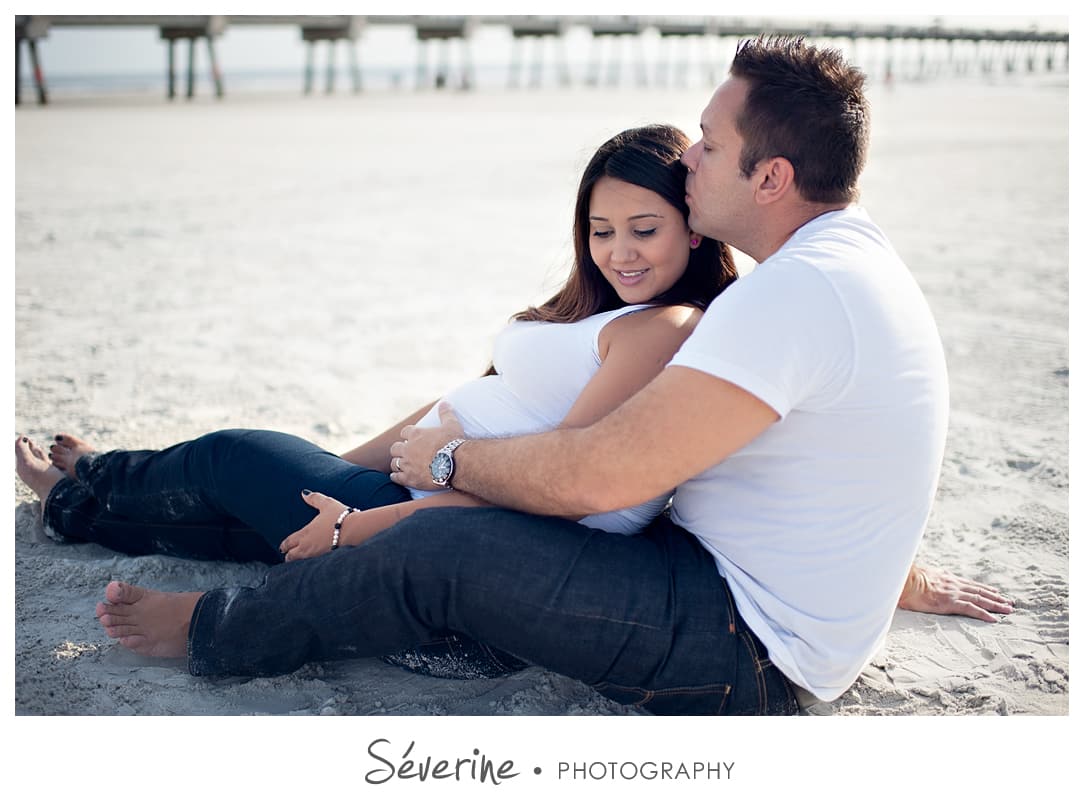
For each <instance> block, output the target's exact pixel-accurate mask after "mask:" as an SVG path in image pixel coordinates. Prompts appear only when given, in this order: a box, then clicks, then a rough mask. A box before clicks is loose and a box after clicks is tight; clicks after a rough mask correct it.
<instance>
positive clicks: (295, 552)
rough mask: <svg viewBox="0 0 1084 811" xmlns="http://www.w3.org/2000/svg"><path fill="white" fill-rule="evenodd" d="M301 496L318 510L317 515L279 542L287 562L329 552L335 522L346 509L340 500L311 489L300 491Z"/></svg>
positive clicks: (280, 549)
mask: <svg viewBox="0 0 1084 811" xmlns="http://www.w3.org/2000/svg"><path fill="white" fill-rule="evenodd" d="M301 498H302V499H303V500H304V501H305V503H306V504H308V505H309V506H310V507H314V508H315V509H317V510H319V515H317V516H316V517H315V518H314V519H312V520H311V521H310V522H309V523H308V524H306V525H305V526H303V527H302V528H301V529H299V530H298V531H297V532H295V533H294V534H293V535H290V536H289V537H288V538H286V540H285V541H283V542H282V543H281V544H279V551H280V552H282V553H283V554H284V555H286V561H287V562H290V561H292V560H303V559H304V558H315V557H319V556H320V555H323V554H325V553H326V552H330V551H331V537H332V535H333V534H334V532H335V522H336V521H338V520H339V516H340V515H342V512H343V510H345V509H346V505H345V504H343V503H342V502H341V501H338V500H336V499H333V498H332V497H331V496H325V495H324V494H323V493H315V492H313V491H311V490H305V491H302V493H301Z"/></svg>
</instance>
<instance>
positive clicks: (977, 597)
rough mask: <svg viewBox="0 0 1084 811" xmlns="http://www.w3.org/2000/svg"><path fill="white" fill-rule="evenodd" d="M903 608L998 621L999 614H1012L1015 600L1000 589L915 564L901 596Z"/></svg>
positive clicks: (900, 604) (900, 602)
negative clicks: (1002, 593)
mask: <svg viewBox="0 0 1084 811" xmlns="http://www.w3.org/2000/svg"><path fill="white" fill-rule="evenodd" d="M899 607H900V608H905V609H907V610H908V611H921V612H924V613H926V614H962V615H963V616H965V617H973V618H974V619H977V620H983V621H984V622H997V620H998V618H997V617H996V616H995V615H996V614H1011V613H1012V610H1013V603H1012V600H1010V599H1009V598H1008V597H1003V596H1002V595H1001V593H1000V592H998V591H997V590H996V589H992V588H990V587H989V586H984V585H983V584H982V583H977V582H975V581H974V580H968V579H967V578H966V577H960V576H958V575H954V574H950V573H949V572H944V571H941V570H940V569H927V568H926V567H924V566H912V567H911V571H910V573H908V575H907V582H906V583H905V584H904V586H903V593H902V594H901V595H900V600H899Z"/></svg>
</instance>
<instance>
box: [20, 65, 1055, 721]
mask: <svg viewBox="0 0 1084 811" xmlns="http://www.w3.org/2000/svg"><path fill="white" fill-rule="evenodd" d="M707 97H708V90H707V89H694V90H689V91H675V90H668V91H635V92H634V91H621V92H615V93H610V94H603V93H601V92H589V91H584V90H577V91H568V92H558V91H540V92H518V93H509V94H504V93H496V92H489V93H479V94H471V95H457V94H444V95H440V94H431V93H403V94H401V95H390V94H389V95H383V94H373V95H366V96H362V97H360V98H351V97H347V96H340V97H336V98H325V97H314V98H312V99H308V100H299V99H296V98H293V97H285V98H283V97H276V98H270V97H260V96H248V97H242V96H234V97H231V98H229V99H227V100H226V101H225V102H224V103H221V104H216V103H214V102H211V101H209V100H197V101H196V102H195V103H193V104H185V103H178V104H175V105H173V106H169V105H166V104H165V103H164V102H161V101H159V100H158V99H138V100H130V101H128V102H120V101H116V100H114V101H110V102H108V103H105V104H98V103H89V102H81V101H68V102H66V103H64V102H58V103H56V104H55V105H54V106H52V107H50V108H48V109H38V108H35V107H32V106H26V107H24V108H22V109H20V110H19V111H18V112H17V113H16V115H15V147H16V149H15V160H16V163H15V181H16V182H15V248H16V269H15V338H16V345H15V429H16V430H17V431H20V432H25V433H28V434H29V435H30V436H31V437H33V438H34V439H35V440H36V441H39V442H47V439H48V437H50V436H51V435H52V434H53V433H55V432H56V431H57V430H65V431H70V432H73V433H76V434H79V435H82V436H84V437H86V438H87V439H89V440H90V441H92V442H94V443H96V444H98V445H99V446H100V447H102V448H111V447H129V448H135V447H161V446H163V445H165V444H168V443H171V442H174V441H178V440H182V439H187V438H190V437H193V436H195V435H198V434H200V433H203V432H206V431H209V430H214V429H217V428H222V427H234V426H253V427H263V428H274V429H279V430H285V431H291V432H294V433H297V434H300V435H303V436H306V437H308V438H310V439H313V440H314V441H316V442H318V443H320V444H323V445H325V446H327V447H329V448H331V449H334V450H345V449H347V448H350V447H353V446H354V445H356V444H357V443H358V442H360V441H362V440H363V439H365V438H366V437H367V436H369V435H371V434H372V433H375V432H376V431H379V430H381V429H382V428H384V427H386V425H388V424H391V423H392V422H394V421H396V420H397V419H399V418H400V417H401V416H403V415H404V414H406V413H409V412H410V411H411V410H412V409H413V408H415V407H416V406H418V405H420V404H421V403H423V402H427V401H428V400H430V399H432V398H434V397H435V396H437V395H439V394H440V393H441V392H442V391H444V390H445V389H447V388H448V387H449V386H451V385H453V384H455V383H458V382H459V381H461V380H463V379H465V378H466V377H469V376H472V375H475V374H477V373H479V372H480V371H481V370H482V369H483V368H484V366H485V365H486V363H487V362H488V359H489V358H488V346H489V343H490V341H491V339H492V337H493V335H494V334H495V333H496V331H497V330H498V329H499V328H500V326H501V325H502V324H503V323H504V320H505V319H506V317H507V316H508V315H509V314H510V313H512V312H513V311H515V310H518V309H520V308H522V306H523V305H525V304H527V303H530V302H537V301H538V300H539V299H540V298H541V297H542V295H543V294H544V292H545V291H547V290H549V289H552V287H553V286H554V284H556V282H557V281H558V280H559V279H560V278H562V277H563V275H564V273H565V269H566V267H567V261H568V258H569V256H570V249H569V247H568V234H569V231H570V222H571V208H572V200H573V195H574V190H575V183H576V181H577V179H578V176H579V172H580V170H581V169H582V166H583V164H584V162H585V161H586V159H587V157H589V155H590V153H591V152H592V150H593V149H594V148H595V147H596V146H597V145H598V144H599V143H601V142H602V141H603V140H604V139H605V138H606V137H608V136H609V135H611V134H612V133H613V132H616V131H617V130H619V129H621V128H624V127H626V126H631V125H634V124H638V123H646V122H649V121H656V120H663V121H670V122H672V123H675V124H677V125H679V126H682V127H683V128H685V129H686V130H687V131H689V132H690V133H692V132H695V130H696V128H697V122H698V119H699V112H700V109H701V107H702V105H703V104H704V103H705V102H706V100H707ZM874 102H875V140H874V148H873V154H872V157H871V163H870V167H869V170H868V171H867V174H866V180H865V184H864V188H865V194H864V203H865V204H866V206H867V207H868V208H869V209H870V210H871V211H872V212H873V214H874V216H875V217H876V218H877V219H878V221H879V222H880V223H881V225H882V226H883V227H884V228H885V230H886V231H887V232H888V234H889V235H890V236H891V237H892V238H893V240H894V242H895V243H896V246H897V248H898V250H899V251H900V253H901V254H902V255H903V256H904V257H905V259H906V260H907V261H908V263H909V264H910V266H911V268H912V269H913V271H914V273H915V274H916V277H917V278H918V280H919V282H920V283H921V284H922V286H923V288H924V289H925V290H926V292H927V295H928V296H929V299H930V301H931V304H932V306H933V308H934V311H935V314H936V316H937V318H938V322H939V324H940V327H941V330H942V335H943V338H944V342H945V347H946V351H947V355H948V360H949V366H950V374H951V378H952V396H953V401H952V403H953V405H952V417H951V427H950V435H949V442H948V450H947V454H946V459H945V465H944V470H943V477H942V484H941V490H940V493H939V497H938V499H937V503H936V506H935V509H934V513H933V516H932V518H931V521H930V525H929V530H928V532H927V536H926V540H925V543H924V546H923V549H922V551H921V553H920V559H921V560H922V561H923V562H927V563H932V564H936V565H942V566H944V567H947V568H949V569H951V570H954V571H956V572H958V573H960V574H963V575H966V576H970V577H974V578H976V579H980V580H983V581H986V582H988V583H990V584H992V585H994V586H996V587H997V588H1000V589H1002V590H1003V591H1004V592H1006V593H1008V594H1011V595H1012V596H1013V597H1015V598H1016V600H1017V611H1016V612H1015V613H1014V614H1013V615H1012V616H1010V617H1008V618H1006V619H1003V620H1002V621H1001V622H999V623H997V624H995V625H987V624H983V623H980V622H978V621H975V620H966V619H959V618H945V617H933V616H923V615H915V614H909V613H906V612H898V615H897V617H896V621H895V624H894V626H893V629H892V631H891V633H890V635H889V639H888V642H887V645H886V647H885V649H884V651H883V652H882V653H881V654H879V655H878V657H877V658H876V659H875V661H874V662H873V663H872V664H871V665H870V666H869V667H868V668H867V669H866V671H865V672H864V673H863V674H862V676H861V678H860V679H859V681H858V683H857V684H856V685H855V686H854V687H853V688H852V689H851V690H849V691H848V692H847V693H846V694H845V695H844V696H842V697H841V698H840V699H839V700H838V701H836V702H833V703H832V704H831V705H826V706H822V707H821V708H819V709H818V712H825V713H834V714H839V715H879V714H922V715H942V714H1028V715H1059V714H1065V713H1067V712H1068V665H1069V654H1068V642H1069V618H1068V541H1069V536H1068V510H1069V507H1068V470H1069V468H1068V215H1067V211H1068V196H1069V180H1068V178H1069V175H1068V154H1069V149H1068V89H1067V87H1066V85H1065V82H1064V81H1062V82H1061V83H1058V82H1056V81H1054V82H1048V81H1041V82H1038V83H1029V84H1027V85H1009V84H1001V85H999V86H985V85H982V84H979V83H978V82H973V83H967V82H961V83H954V82H951V81H949V82H943V83H939V84H930V85H923V86H916V85H910V86H909V85H899V86H897V87H896V88H894V89H893V90H891V91H890V90H888V89H886V88H883V87H879V88H875V92H874ZM15 503H16V511H15V620H16V623H15V711H16V713H17V714H61V715H65V714H77V715H81V714H104V715H113V714H190V715H201V714H252V713H272V714H302V715H309V714H355V713H357V714H458V715H478V714H527V715H530V714H621V713H625V712H626V711H625V710H624V709H623V708H621V707H618V706H617V705H615V704H612V703H609V702H607V701H605V700H603V699H601V698H599V697H598V696H596V695H595V694H593V693H592V691H590V690H589V689H588V688H586V687H584V686H582V685H578V684H577V683H575V682H573V681H570V680H568V679H566V678H563V677H560V676H557V675H554V674H551V673H548V672H545V671H542V670H540V669H531V670H528V671H526V672H524V673H521V674H519V675H517V676H515V677H513V678H510V679H507V680H502V681H475V682H453V681H443V680H435V679H430V678H425V677H422V676H414V675H411V674H407V673H405V672H403V671H400V670H399V669H397V668H394V667H391V666H388V665H384V664H382V663H380V662H378V661H373V660H364V661H354V662H344V663H334V664H325V665H311V666H308V667H305V668H303V669H302V670H300V671H298V672H297V673H295V674H292V675H290V676H285V677H281V678H274V679H253V680H228V681H225V682H212V681H208V680H202V679H196V678H193V677H190V676H188V675H187V673H186V672H185V670H184V668H183V663H179V662H165V663H163V662H156V661H150V660H147V659H143V658H141V657H138V656H136V655H134V654H131V653H129V652H127V651H125V650H124V649H122V648H120V647H119V646H117V645H115V644H113V643H112V642H110V641H109V640H108V639H107V638H106V637H105V635H104V634H103V633H102V632H101V629H100V628H99V626H98V624H97V622H96V621H95V618H94V610H93V608H94V604H95V602H96V601H97V600H98V599H100V596H101V593H102V590H103V588H104V586H105V584H106V583H107V582H108V581H109V580H110V579H113V578H118V577H119V578H124V579H128V580H132V581H134V582H137V583H141V584H143V585H147V586H152V587H159V588H166V589H176V590H188V589H203V588H208V587H213V586H215V585H219V584H226V583H236V582H244V583H254V582H257V581H258V580H259V578H260V577H261V573H262V571H263V569H262V567H260V566H257V565H225V564H209V563H194V562H190V561H183V560H175V559H166V558H160V557H148V558H125V557H120V556H115V555H113V554H112V553H111V552H109V551H107V550H104V549H102V548H101V547H97V546H93V545H85V546H61V545H57V544H54V543H53V542H52V541H50V540H48V539H47V538H45V537H44V535H43V533H42V532H41V530H40V527H39V525H38V523H37V503H36V500H35V499H34V498H33V496H32V495H31V494H30V492H29V491H28V490H27V488H25V487H24V486H23V485H22V484H21V483H19V482H18V481H16V484H15ZM832 587H840V586H838V585H835V584H834V585H833V586H832ZM842 587H845V584H843V585H842Z"/></svg>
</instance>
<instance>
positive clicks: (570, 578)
mask: <svg viewBox="0 0 1084 811" xmlns="http://www.w3.org/2000/svg"><path fill="white" fill-rule="evenodd" d="M449 638H456V639H459V638H465V639H467V640H478V641H479V642H481V643H484V646H486V647H487V648H488V649H490V650H494V651H501V652H507V654H508V655H510V656H511V657H514V658H513V661H517V660H518V661H523V662H531V663H534V664H536V665H540V666H543V667H546V668H548V669H550V670H553V671H556V672H558V673H562V674H564V675H567V676H570V677H572V678H575V679H578V680H580V681H583V682H586V683H587V684H590V685H592V686H593V687H595V688H596V689H597V690H598V691H599V692H601V693H602V694H603V695H605V696H608V697H610V698H612V699H615V700H616V701H619V702H621V703H624V704H631V705H635V706H638V707H642V708H644V709H646V710H648V711H650V712H654V713H661V714H758V713H768V714H793V713H795V712H797V702H796V699H795V695H794V691H793V689H792V686H791V685H790V683H789V682H788V681H787V679H786V678H784V676H783V675H782V674H781V673H780V672H779V671H778V669H777V668H776V667H775V666H774V665H773V664H772V663H771V662H770V661H769V660H768V656H767V653H766V652H765V650H764V647H763V645H762V644H761V643H760V642H759V640H757V638H756V637H755V636H754V635H753V634H752V632H751V631H750V630H749V629H748V627H747V626H746V624H745V622H744V621H743V620H742V618H741V617H740V616H739V615H738V612H737V610H736V609H735V607H734V601H733V598H732V596H731V594H730V590H729V588H728V587H727V584H726V581H725V580H724V579H723V578H721V577H720V576H719V573H718V571H717V569H716V567H715V562H714V559H713V558H712V557H711V556H710V555H709V554H708V553H707V551H706V550H705V549H704V548H703V547H702V546H701V544H700V543H699V542H698V541H697V540H696V538H695V537H693V536H692V535H691V534H689V533H688V532H686V531H685V530H683V529H680V528H679V527H676V526H674V524H672V523H671V522H670V520H669V518H667V517H662V518H660V519H658V520H657V521H656V522H655V523H653V524H652V525H651V526H650V527H649V528H648V529H647V531H645V532H643V533H640V534H637V535H618V534H613V533H607V532H602V531H599V530H592V529H590V528H588V527H585V526H583V525H582V524H578V523H575V522H572V521H566V520H564V519H559V518H544V517H539V516H531V515H525V514H523V513H517V512H513V511H509V510H501V509H496V508H471V509H465V508H433V509H427V510H422V511H419V512H418V513H416V514H414V515H413V516H411V517H410V518H408V519H406V520H404V521H400V522H399V523H398V524H396V525H395V526H394V527H392V528H390V529H388V530H386V531H384V532H382V533H380V534H379V535H377V536H375V537H374V538H372V539H371V540H370V541H368V542H366V543H365V544H362V545H361V546H357V547H346V548H343V549H341V550H339V551H336V552H334V553H330V554H327V555H323V556H321V557H319V558H313V559H310V560H302V561H298V562H295V563H289V564H286V565H284V566H275V567H272V568H271V569H270V570H269V572H268V574H267V577H266V578H265V580H264V582H263V583H262V584H261V585H260V586H257V587H255V588H247V587H244V588H229V589H215V590H213V591H209V592H207V593H206V594H204V595H203V596H202V597H201V598H200V600H199V602H198V603H197V605H196V608H195V610H194V611H193V613H192V621H191V624H190V626H189V637H188V666H189V670H190V671H191V672H192V673H193V674H194V675H202V676H225V675H234V676H236V675H241V676H257V675H272V674H278V673H287V672H290V671H293V670H295V669H297V668H298V667H300V666H301V665H303V664H305V663H306V662H311V661H326V660H334V659H349V658H358V657H370V656H382V655H387V654H390V653H393V652H395V651H401V650H403V649H406V648H411V647H415V646H419V645H425V644H427V643H431V642H432V641H433V640H440V641H439V642H438V643H437V644H439V645H444V644H446V640H447V639H449Z"/></svg>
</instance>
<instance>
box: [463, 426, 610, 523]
mask: <svg viewBox="0 0 1084 811" xmlns="http://www.w3.org/2000/svg"><path fill="white" fill-rule="evenodd" d="M577 433H580V431H579V429H562V430H559V431H551V432H549V433H546V434H535V435H531V436H522V437H512V438H509V439H493V440H469V441H467V442H465V443H463V444H462V445H460V446H459V448H458V449H457V450H456V453H455V471H456V472H455V476H454V477H453V479H452V486H453V487H455V489H456V490H461V491H463V492H467V493H470V494H472V495H474V496H477V497H479V498H482V499H485V500H486V501H488V502H490V503H491V504H498V505H500V506H502V507H510V508H512V509H517V510H523V511H525V512H532V513H536V514H539V515H587V514H589V513H594V512H602V511H603V510H601V509H599V504H598V500H597V499H598V498H599V493H598V492H597V490H595V488H591V487H585V486H583V483H582V482H581V481H580V475H579V474H580V469H581V468H582V467H583V466H582V465H578V462H577V460H578V459H579V458H580V456H581V455H582V452H583V451H582V447H580V446H581V445H582V441H583V437H579V436H575V434H577Z"/></svg>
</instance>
